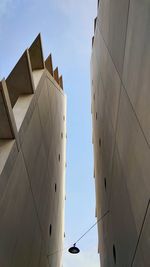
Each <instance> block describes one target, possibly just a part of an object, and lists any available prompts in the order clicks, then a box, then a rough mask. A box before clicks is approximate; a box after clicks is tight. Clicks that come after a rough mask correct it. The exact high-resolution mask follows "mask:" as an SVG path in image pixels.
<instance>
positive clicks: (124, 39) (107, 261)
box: [91, 0, 150, 267]
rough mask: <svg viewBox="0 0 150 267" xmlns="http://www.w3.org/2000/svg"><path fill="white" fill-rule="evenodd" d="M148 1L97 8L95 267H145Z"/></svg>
mask: <svg viewBox="0 0 150 267" xmlns="http://www.w3.org/2000/svg"><path fill="white" fill-rule="evenodd" d="M149 29H150V1H147V0H143V1H139V0H126V1H125V0H100V1H99V5H98V15H97V19H96V20H95V33H94V38H93V49H92V58H91V83H92V107H91V108H92V119H93V145H94V165H95V166H94V173H95V185H96V214H97V219H99V218H100V217H101V216H102V215H103V214H104V213H105V212H106V211H107V210H109V213H108V214H107V216H105V218H104V219H103V220H102V221H101V222H99V223H98V233H99V252H100V259H101V266H102V267H106V266H109V267H110V266H111V267H113V266H118V267H129V266H134V267H148V266H150V253H149V251H150V207H149V199H150V78H149V69H150V45H149V43H150V34H149Z"/></svg>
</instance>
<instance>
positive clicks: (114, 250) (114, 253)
mask: <svg viewBox="0 0 150 267" xmlns="http://www.w3.org/2000/svg"><path fill="white" fill-rule="evenodd" d="M113 258H114V263H115V264H116V248H115V245H113Z"/></svg>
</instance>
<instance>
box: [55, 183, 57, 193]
mask: <svg viewBox="0 0 150 267" xmlns="http://www.w3.org/2000/svg"><path fill="white" fill-rule="evenodd" d="M56 191H57V184H55V193H56Z"/></svg>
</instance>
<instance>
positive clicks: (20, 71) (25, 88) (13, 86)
mask: <svg viewBox="0 0 150 267" xmlns="http://www.w3.org/2000/svg"><path fill="white" fill-rule="evenodd" d="M6 84H7V88H8V93H9V97H10V101H11V105H12V107H14V105H15V103H16V101H17V99H18V97H19V96H20V95H23V94H33V93H34V83H33V78H32V69H31V63H30V56H29V51H28V50H26V51H25V52H24V53H23V55H22V56H21V58H20V59H19V61H18V63H17V64H16V66H15V67H14V69H13V70H12V71H11V73H10V75H9V76H8V78H7V79H6Z"/></svg>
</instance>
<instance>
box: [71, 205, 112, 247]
mask: <svg viewBox="0 0 150 267" xmlns="http://www.w3.org/2000/svg"><path fill="white" fill-rule="evenodd" d="M108 213H109V210H108V211H107V212H105V213H104V214H103V216H101V217H100V218H99V219H98V220H97V222H96V223H94V224H93V225H92V226H91V227H90V228H89V229H88V230H87V231H86V232H85V233H84V234H83V235H82V236H81V237H80V238H79V239H78V240H77V241H76V242H75V243H74V245H76V244H77V243H78V242H79V241H80V240H81V239H82V238H83V237H84V236H85V235H86V234H88V232H90V231H91V230H92V229H93V228H94V227H95V226H96V225H97V224H98V223H99V221H101V220H102V219H103V218H104V217H105V216H106V215H107V214H108Z"/></svg>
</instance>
